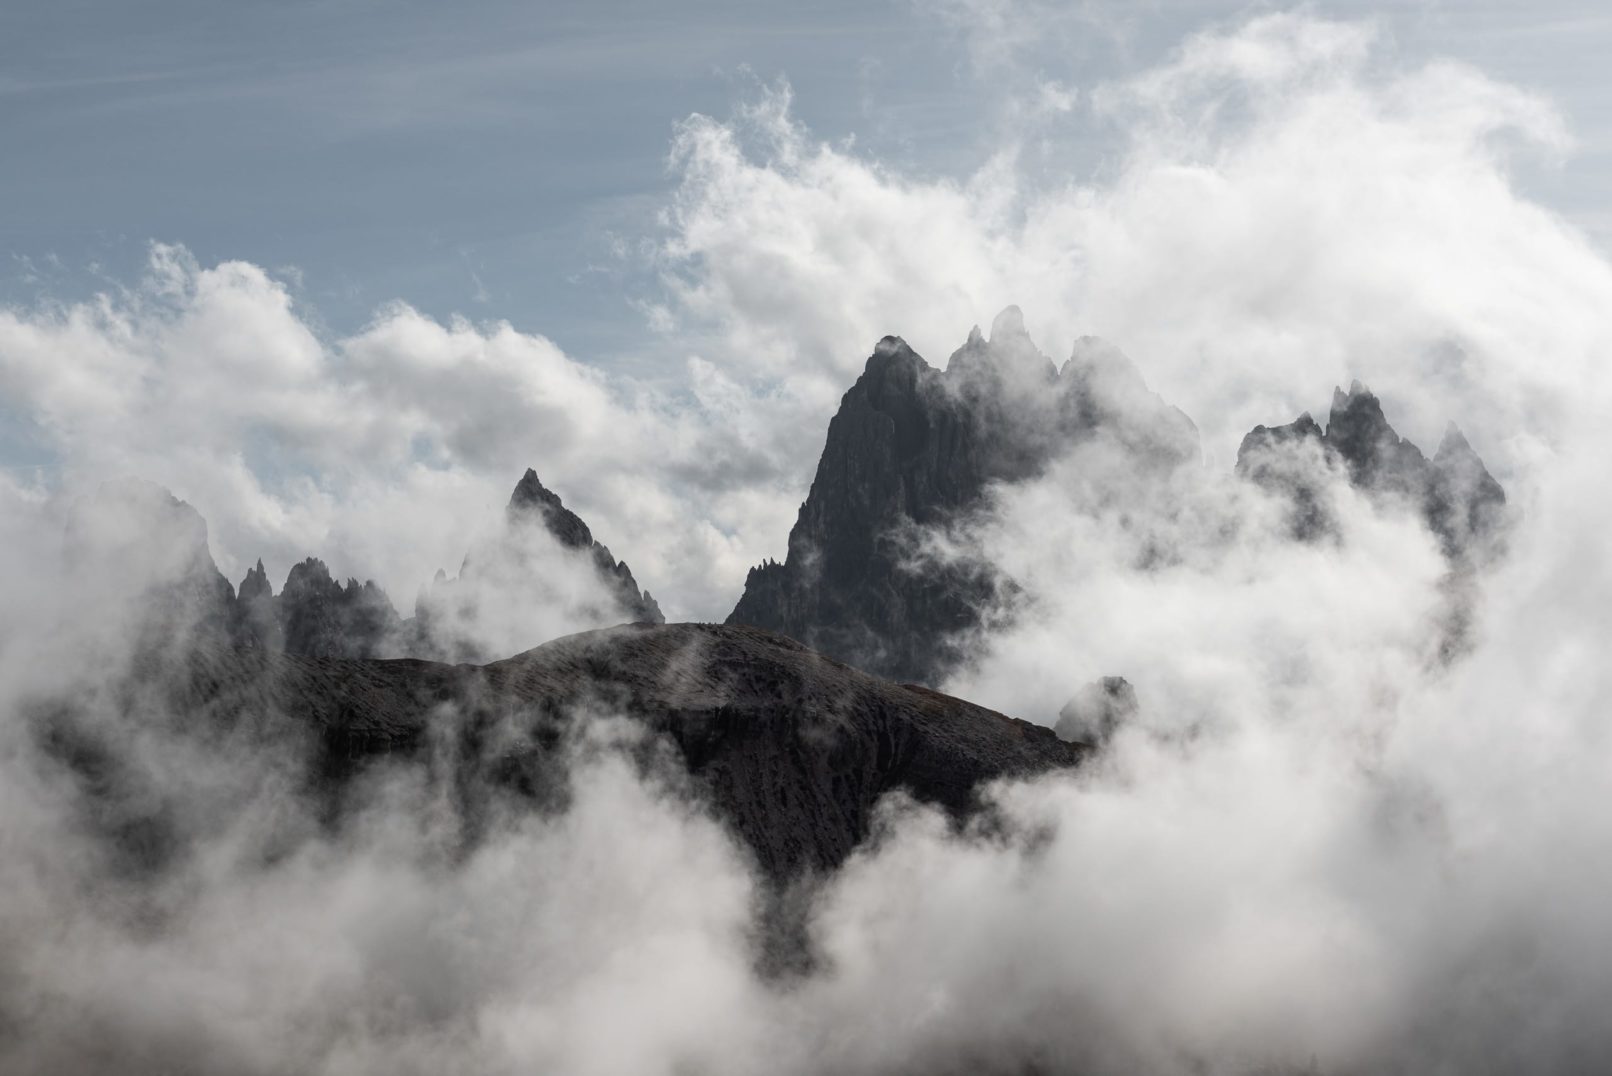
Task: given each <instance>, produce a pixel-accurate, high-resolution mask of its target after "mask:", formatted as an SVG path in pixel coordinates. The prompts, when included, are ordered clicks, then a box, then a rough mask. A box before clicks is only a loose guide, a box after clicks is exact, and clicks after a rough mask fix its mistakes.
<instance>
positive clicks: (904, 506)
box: [728, 307, 1199, 683]
mask: <svg viewBox="0 0 1612 1076" xmlns="http://www.w3.org/2000/svg"><path fill="white" fill-rule="evenodd" d="M1098 438H1107V439H1108V440H1110V441H1112V442H1113V444H1114V445H1115V446H1116V447H1117V448H1118V449H1119V450H1120V451H1123V452H1124V453H1126V454H1127V457H1128V458H1130V459H1132V460H1134V461H1136V463H1137V466H1138V473H1145V472H1147V471H1148V470H1150V469H1169V468H1172V467H1174V466H1178V465H1179V464H1181V463H1183V462H1186V461H1189V460H1196V459H1197V458H1198V455H1199V449H1198V439H1197V430H1196V428H1195V427H1193V425H1192V423H1191V422H1190V421H1189V420H1188V419H1187V418H1186V416H1185V415H1183V414H1182V413H1181V412H1180V411H1179V410H1177V409H1175V408H1173V407H1170V406H1168V405H1167V404H1165V403H1164V402H1163V401H1162V400H1160V399H1159V397H1158V396H1157V395H1155V394H1153V393H1152V392H1149V391H1148V389H1147V387H1146V385H1145V384H1144V383H1143V382H1142V379H1141V377H1140V375H1138V374H1137V373H1136V371H1135V369H1134V367H1132V366H1131V364H1130V363H1129V361H1128V360H1126V359H1125V357H1124V356H1123V355H1121V354H1120V353H1119V352H1118V351H1117V350H1116V349H1114V348H1113V347H1111V346H1109V345H1107V344H1104V343H1103V342H1102V341H1098V340H1094V339H1092V338H1083V339H1082V340H1080V341H1078V342H1077V343H1076V346H1075V350H1074V353H1073V355H1072V356H1071V358H1070V360H1069V361H1068V362H1067V363H1065V364H1064V367H1063V369H1062V370H1059V369H1057V368H1055V367H1054V366H1053V364H1052V362H1051V361H1050V360H1049V359H1047V357H1046V356H1045V355H1043V354H1042V353H1041V352H1040V351H1039V350H1037V348H1036V347H1035V344H1034V343H1033V342H1031V340H1030V337H1029V335H1028V334H1027V333H1026V332H1025V330H1024V321H1023V318H1022V316H1021V315H1020V314H1019V311H1018V309H1017V308H1016V307H1009V308H1008V309H1007V310H1005V311H1003V312H1002V314H1001V315H999V316H998V317H997V319H996V321H995V322H994V323H993V324H992V326H991V335H990V338H989V340H987V339H986V338H985V337H984V336H983V335H982V334H981V333H980V331H979V330H978V329H977V328H976V329H975V330H974V331H973V332H972V333H970V335H969V338H968V341H967V342H966V343H965V344H964V345H963V346H962V347H961V348H960V349H958V351H957V352H956V353H954V354H953V355H952V357H951V360H950V362H949V363H948V364H947V367H946V370H945V371H944V372H942V371H939V370H936V369H934V368H933V367H931V366H930V365H929V364H928V363H926V362H925V361H924V360H923V359H922V358H920V357H919V356H918V355H917V354H916V353H915V352H914V351H913V350H912V349H911V348H909V347H908V346H907V345H906V343H905V342H904V341H902V340H901V339H899V338H897V337H893V336H892V337H886V338H884V339H883V340H881V341H880V342H879V344H878V346H877V347H876V348H875V349H874V352H873V354H872V356H870V357H869V359H868V361H867V366H866V368H865V369H864V371H863V373H862V376H861V377H860V378H858V379H857V382H856V384H855V385H853V386H852V387H851V389H850V391H848V392H847V393H846V394H845V396H844V398H843V399H842V400H841V401H840V408H839V411H838V412H837V413H836V414H835V415H834V418H833V419H832V421H830V423H829V427H828V437H827V440H826V443H825V444H824V447H823V455H822V457H821V459H820V461H819V462H818V466H817V474H816V476H815V478H814V479H813V481H812V487H811V491H810V493H809V494H808V495H807V498H806V502H805V503H804V504H803V505H802V506H801V509H800V514H799V516H798V518H797V519H796V522H795V525H794V527H793V528H792V529H791V531H790V533H789V546H788V553H787V555H786V557H785V560H784V561H783V563H781V564H780V563H776V562H771V561H769V562H767V563H764V564H762V565H760V566H759V567H756V568H753V569H751V571H750V573H749V575H748V577H747V578H746V580H745V590H744V594H743V596H742V597H741V598H740V599H739V602H738V604H737V605H736V606H735V608H734V610H733V612H732V614H731V615H730V616H729V617H728V623H730V624H753V625H756V626H758V627H764V628H767V629H770V630H773V631H778V632H782V633H784V634H787V635H791V636H793V637H795V638H797V639H800V640H802V641H804V642H806V643H807V644H808V645H810V646H811V647H813V648H814V649H817V650H820V651H822V652H824V653H826V654H828V655H830V656H832V657H835V658H838V659H840V660H842V661H846V662H848V663H850V664H853V665H856V666H857V667H858V668H862V669H866V670H867V671H869V672H872V673H875V674H877V675H880V676H886V677H890V678H892V679H897V680H911V681H917V682H920V683H937V682H939V681H940V680H941V679H943V678H944V676H945V675H946V673H947V672H949V671H950V670H951V669H952V668H954V667H955V666H956V664H957V663H958V662H959V661H960V660H961V659H962V658H963V657H964V655H965V653H966V646H967V644H968V639H969V634H970V632H971V631H972V630H973V629H975V628H976V627H977V626H978V625H979V623H980V619H981V615H982V611H983V610H985V609H987V608H990V607H992V606H994V605H999V604H1000V602H1001V601H1002V600H1003V599H1005V598H1008V597H1010V596H1011V595H1012V593H1013V592H1014V587H1013V584H1012V582H1011V581H1010V580H1007V579H1004V578H1002V577H1001V576H999V575H998V574H997V573H996V572H995V571H994V570H992V569H991V568H989V567H988V566H985V565H980V564H966V563H956V562H948V563H944V564H938V563H936V562H935V561H934V559H933V558H925V557H923V556H922V555H921V549H920V548H919V538H920V535H921V533H922V532H923V531H925V530H927V529H930V528H945V527H948V526H952V525H957V524H961V523H964V522H966V520H967V518H968V517H969V515H970V514H971V513H974V512H976V511H978V510H979V509H980V508H981V507H982V506H983V504H984V500H985V495H986V491H987V489H988V487H989V486H990V485H991V484H992V483H996V482H1013V481H1021V480H1023V479H1026V478H1029V477H1032V476H1034V475H1036V474H1037V473H1039V472H1041V471H1042V470H1043V469H1044V468H1045V467H1046V466H1047V465H1048V464H1049V463H1050V462H1051V461H1052V460H1054V459H1056V458H1057V457H1058V456H1059V455H1061V454H1063V453H1065V452H1067V451H1069V450H1071V449H1073V448H1074V447H1076V446H1077V445H1080V444H1082V443H1084V442H1089V441H1093V440H1096V439H1098Z"/></svg>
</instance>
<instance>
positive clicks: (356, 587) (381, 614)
mask: <svg viewBox="0 0 1612 1076" xmlns="http://www.w3.org/2000/svg"><path fill="white" fill-rule="evenodd" d="M277 613H278V620H279V629H280V632H281V638H282V640H283V642H282V645H283V646H284V649H285V651H286V652H287V653H290V654H303V655H308V656H312V657H341V658H374V657H399V656H401V649H402V644H401V636H402V631H403V621H402V618H401V617H399V616H398V615H397V610H396V609H394V608H393V607H392V602H391V599H389V598H388V597H387V596H386V592H385V591H384V590H382V589H381V588H380V587H378V586H376V585H375V583H374V582H373V581H372V580H366V581H364V582H363V583H359V582H358V580H356V579H348V580H347V582H346V584H345V585H343V584H342V583H339V582H337V581H336V580H335V579H333V578H332V577H331V575H330V569H329V568H327V567H325V562H324V561H322V560H320V559H318V558H317V557H309V558H308V559H307V560H305V561H303V562H302V563H300V564H297V565H295V566H293V567H292V569H291V573H290V574H289V575H287V576H286V580H285V589H284V590H282V591H281V592H280V597H279V599H278V607H277Z"/></svg>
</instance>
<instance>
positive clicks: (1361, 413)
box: [1237, 381, 1506, 560]
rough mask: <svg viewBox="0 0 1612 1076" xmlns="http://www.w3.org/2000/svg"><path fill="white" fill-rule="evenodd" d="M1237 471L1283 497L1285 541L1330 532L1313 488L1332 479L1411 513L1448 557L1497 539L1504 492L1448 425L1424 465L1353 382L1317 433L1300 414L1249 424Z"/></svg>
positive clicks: (1336, 396) (1468, 554)
mask: <svg viewBox="0 0 1612 1076" xmlns="http://www.w3.org/2000/svg"><path fill="white" fill-rule="evenodd" d="M1237 472H1238V473H1239V474H1241V475H1244V476H1246V477H1248V478H1250V479H1252V480H1254V481H1256V482H1259V483H1261V484H1262V485H1265V486H1266V487H1268V488H1272V489H1276V490H1280V491H1281V492H1283V493H1285V494H1286V495H1287V496H1289V497H1290V498H1291V503H1292V511H1291V517H1290V518H1291V522H1292V527H1293V531H1294V533H1295V535H1296V536H1297V537H1300V538H1305V539H1309V538H1314V537H1316V536H1318V535H1320V534H1322V533H1326V532H1329V531H1330V530H1331V529H1332V521H1331V519H1330V518H1329V516H1328V514H1327V511H1326V508H1325V505H1324V499H1323V498H1322V496H1321V492H1322V488H1323V486H1324V484H1325V482H1326V481H1327V478H1328V476H1329V474H1332V473H1341V474H1342V475H1343V476H1344V477H1346V478H1347V480H1348V481H1349V483H1350V484H1351V485H1353V486H1354V487H1355V488H1357V489H1359V490H1361V491H1362V492H1364V493H1366V494H1367V495H1368V496H1370V497H1372V498H1373V499H1376V500H1378V501H1387V502H1397V503H1400V504H1403V505H1406V506H1409V507H1410V508H1412V509H1413V510H1415V511H1417V512H1419V513H1420V514H1421V515H1422V517H1423V519H1424V520H1425V522H1426V523H1427V526H1428V528H1429V530H1431V531H1432V532H1433V534H1434V535H1435V536H1436V537H1437V539H1438V541H1439V545H1440V547H1441V548H1442V549H1443V550H1444V552H1445V554H1446V555H1447V556H1449V557H1451V558H1452V559H1457V560H1470V559H1472V558H1475V557H1476V558H1481V557H1483V556H1484V555H1486V554H1487V553H1488V552H1489V550H1490V549H1491V548H1492V543H1493V542H1494V541H1495V539H1497V538H1498V537H1499V534H1500V531H1501V530H1502V527H1503V524H1504V519H1505V506H1506V494H1505V491H1504V490H1503V489H1501V487H1500V483H1498V482H1496V481H1495V479H1494V476H1492V475H1491V474H1490V473H1489V471H1488V468H1486V467H1485V466H1484V465H1483V461H1482V460H1481V459H1479V458H1478V454H1477V453H1476V452H1475V451H1473V449H1472V446H1471V445H1470V444H1468V443H1467V439H1466V438H1465V437H1464V436H1463V435H1462V433H1461V431H1460V429H1459V428H1458V427H1457V426H1456V425H1455V423H1453V422H1452V423H1450V424H1449V426H1448V428H1447V429H1446V430H1445V433H1444V437H1443V439H1442V440H1441V441H1440V442H1439V446H1438V451H1436V452H1435V453H1434V454H1433V458H1432V459H1428V458H1427V457H1426V456H1424V455H1423V454H1422V451H1421V449H1419V448H1417V447H1416V446H1415V445H1414V444H1412V443H1411V442H1410V441H1408V440H1406V439H1404V438H1402V437H1400V436H1399V434H1398V433H1396V432H1395V431H1394V428H1393V427H1392V426H1391V425H1389V423H1388V419H1387V417H1386V416H1385V415H1384V414H1383V409H1382V403H1381V401H1379V400H1378V399H1377V397H1376V396H1375V395H1374V394H1373V393H1372V392H1371V390H1370V389H1368V388H1366V387H1365V386H1364V385H1362V384H1361V383H1360V382H1359V381H1356V382H1354V383H1353V384H1351V385H1350V386H1349V391H1348V392H1344V391H1343V390H1342V389H1333V392H1332V411H1331V414H1330V415H1329V416H1328V418H1327V426H1326V429H1325V430H1323V429H1322V428H1321V426H1320V425H1319V424H1318V423H1317V422H1316V421H1315V420H1314V419H1313V418H1311V417H1310V415H1309V413H1308V412H1305V413H1304V414H1302V415H1300V416H1299V417H1298V418H1297V419H1295V420H1294V421H1293V422H1290V423H1288V424H1287V425H1285V426H1256V427H1254V429H1253V430H1251V431H1250V432H1249V434H1248V436H1246V437H1244V438H1243V443H1242V445H1241V446H1240V447H1239V448H1238V450H1237Z"/></svg>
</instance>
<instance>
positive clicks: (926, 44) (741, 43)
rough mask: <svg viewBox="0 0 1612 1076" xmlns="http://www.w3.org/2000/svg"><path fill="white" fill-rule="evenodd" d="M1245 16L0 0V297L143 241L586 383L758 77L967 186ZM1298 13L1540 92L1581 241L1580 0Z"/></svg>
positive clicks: (321, 303)
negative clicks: (399, 303)
mask: <svg viewBox="0 0 1612 1076" xmlns="http://www.w3.org/2000/svg"><path fill="white" fill-rule="evenodd" d="M1269 6H1270V5H1246V4H1226V3H1212V2H1196V0H1186V2H1168V0H1157V2H1153V3H1147V2H1143V3H1139V4H1124V5H1120V4H1103V3H1094V2H1086V3H1080V4H1069V5H1058V4H1041V3H1011V4H1010V3H1006V2H997V0H978V2H973V0H970V2H961V0H958V2H949V3H948V2H937V3H920V2H915V0H894V2H878V0H874V2H871V3H856V2H842V0H830V2H812V3H791V4H787V5H785V4H756V3H745V2H737V0H696V2H685V3H678V4H675V5H673V4H662V3H648V2H630V0H629V2H621V0H611V2H571V0H543V2H538V3H515V2H506V0H481V2H476V3H470V4H463V5H441V4H434V3H432V4H426V3H417V2H406V3H378V2H369V0H289V2H285V3H273V4H263V3H241V2H233V3H217V2H214V0H206V2H204V0H154V2H151V3H142V4H138V5H131V4H125V3H118V2H115V0H51V2H41V0H20V2H18V3H12V4H8V5H5V8H4V11H3V12H0V133H3V137H4V140H5V144H6V150H5V153H4V155H3V157H0V190H3V191H4V197H3V199H0V247H3V253H4V255H5V261H4V263H3V264H0V300H3V301H7V302H10V303H24V304H28V303H33V302H37V301H38V300H39V299H41V298H48V299H64V298H74V297H79V296H82V295H84V294H87V293H88V292H90V291H93V290H96V289H99V288H106V287H108V286H112V285H114V284H116V283H120V282H126V281H128V280H130V279H131V278H133V277H134V276H135V275H137V274H138V273H139V271H140V269H141V267H142V266H143V264H144V262H145V259H146V254H147V247H148V244H149V243H150V242H151V241H162V242H169V243H181V244H184V245H185V246H187V247H188V248H189V249H190V250H192V251H193V252H194V253H195V254H196V256H197V257H198V258H199V259H200V260H201V261H202V262H204V263H208V262H214V261H218V260H221V259H228V258H239V259H244V260H248V261H251V262H254V263H256V264H259V265H263V266H265V267H269V268H271V269H273V270H275V271H278V272H282V273H286V274H288V275H289V276H290V278H291V279H292V280H294V281H298V282H300V288H299V293H298V298H299V301H301V302H302V304H303V306H304V310H305V312H306V313H307V314H309V315H310V316H315V317H317V318H319V319H321V320H322V321H323V323H325V324H326V325H328V326H329V327H330V328H331V329H333V330H335V331H338V332H347V331H351V330H353V329H355V328H357V327H359V326H361V325H362V324H363V323H364V322H366V321H367V320H368V319H369V318H370V317H371V315H372V314H373V313H374V311H375V309H376V307H377V306H379V305H380V304H382V303H384V302H386V301H389V300H394V299H402V300H405V301H407V302H409V303H411V304H413V305H415V306H416V307H418V308H420V309H421V310H423V311H426V312H428V313H431V314H433V315H436V316H438V317H443V316H447V315H449V314H453V313H461V314H464V315H465V316H467V317H470V318H472V319H475V320H482V319H490V318H502V319H508V320H510V321H511V322H513V323H514V324H515V325H516V326H517V327H519V328H523V329H528V330H533V331H541V332H543V333H545V334H547V335H549V336H551V337H552V338H554V339H556V340H557V341H559V342H560V343H562V345H564V346H565V347H566V348H567V350H568V351H570V352H572V353H574V354H579V355H581V356H583V357H586V358H588V359H590V360H591V361H595V362H602V363H610V362H612V361H613V357H616V356H621V355H627V354H631V353H634V352H636V351H638V350H640V349H641V348H642V347H643V346H644V343H643V338H644V333H643V322H642V318H641V316H640V315H639V313H638V311H637V309H636V308H635V306H634V305H633V303H634V301H636V300H645V299H650V298H653V295H654V291H655V284H656V281H655V276H654V274H653V273H652V272H649V271H648V270H647V268H646V266H645V264H644V260H643V259H642V258H640V257H637V256H636V248H635V244H636V243H637V242H639V241H641V240H643V239H644V238H645V237H653V236H654V235H655V234H656V214H657V212H658V211H659V210H660V209H661V208H662V207H663V205H664V203H665V201H666V198H667V196H668V193H669V192H670V191H671V189H672V188H673V186H674V183H675V177H674V176H673V175H672V174H671V172H670V171H669V169H668V166H667V151H668V146H669V144H670V140H671V138H672V136H673V131H674V127H675V125H676V124H677V123H678V122H679V121H681V120H683V119H684V118H685V117H687V116H688V115H690V114H691V113H696V112H700V113H707V114H712V115H716V116H725V115H726V114H728V113H729V112H730V110H731V109H732V108H733V107H734V104H735V102H738V101H742V100H744V99H745V98H746V97H747V95H749V94H751V93H752V91H753V90H754V88H755V85H756V84H757V83H758V82H762V83H766V82H770V81H772V80H774V79H777V78H779V77H785V78H787V79H788V80H789V82H790V83H791V84H792V86H793V87H794V90H795V99H794V110H795V114H796V116H797V118H798V119H799V120H800V121H801V122H803V123H804V124H805V125H806V126H807V127H809V128H810V129H811V130H812V131H813V132H814V133H815V134H816V135H817V136H819V137H822V138H826V139H835V140H837V139H844V138H847V137H853V136H854V138H855V139H856V143H857V145H858V146H859V147H860V149H861V150H862V151H863V152H864V153H868V154H871V155H873V156H875V157H877V158H879V159H881V160H885V161H889V162H891V163H893V164H895V165H897V166H899V167H901V168H902V169H904V170H906V171H908V172H909V173H916V174H938V175H954V176H966V175H967V174H969V173H970V172H971V171H972V170H974V169H976V168H977V167H979V166H980V165H981V164H982V163H983V162H984V160H985V159H986V158H987V157H988V156H989V154H990V153H991V152H992V151H993V150H994V149H995V148H996V145H997V141H998V139H999V136H1000V127H1001V123H1002V117H1003V111H1004V108H1005V107H1007V106H1006V105H1005V102H1006V101H1007V100H1008V98H1009V97H1010V96H1011V95H1012V94H1014V93H1016V92H1018V91H1019V90H1021V89H1022V87H1023V85H1024V81H1025V80H1026V79H1027V78H1029V77H1032V76H1034V77H1046V78H1050V79H1054V80H1057V81H1058V82H1059V83H1060V84H1062V85H1066V86H1068V87H1071V88H1075V89H1077V90H1078V89H1080V88H1082V87H1086V86H1089V85H1091V84H1092V83H1094V82H1096V81H1099V80H1102V79H1107V78H1112V77H1115V76H1117V75H1120V74H1123V73H1125V72H1126V71H1128V70H1131V69H1137V68H1142V67H1145V66H1147V65H1149V64H1151V63H1154V62H1157V60H1158V59H1159V58H1160V57H1161V56H1162V55H1164V54H1165V53H1166V52H1167V51H1168V50H1169V49H1171V48H1173V47H1175V46H1176V45H1177V44H1178V43H1179V42H1180V41H1181V40H1182V39H1183V38H1184V37H1185V36H1186V35H1188V34H1190V33H1191V32H1193V31H1195V30H1199V29H1202V28H1204V27H1205V26H1212V25H1215V24H1217V23H1223V22H1225V21H1227V20H1230V19H1233V18H1235V17H1237V16H1238V15H1240V14H1242V13H1244V12H1248V11H1258V10H1261V9H1263V8H1265V7H1269ZM1309 10H1311V11H1314V12H1317V13H1320V14H1326V15H1339V16H1343V17H1349V18H1355V17H1361V16H1369V17H1373V18H1376V19H1378V20H1380V21H1381V22H1382V23H1383V25H1384V26H1385V27H1386V29H1387V31H1388V35H1389V37H1390V38H1391V40H1392V43H1393V48H1394V49H1396V50H1398V51H1399V52H1400V53H1402V54H1404V55H1406V56H1410V57H1418V56H1423V55H1429V56H1430V55H1448V56H1453V57H1456V58H1460V59H1465V60H1469V61H1471V62H1473V63H1476V64H1478V65H1479V66H1481V67H1482V68H1483V69H1484V70H1486V71H1488V72H1489V73H1490V74H1492V75H1494V76H1495V77H1498V78H1503V79H1506V80H1508V81H1511V82H1514V83H1517V84H1520V85H1523V86H1527V87H1531V88H1535V89H1538V90H1541V91H1543V92H1545V93H1546V94H1548V95H1549V96H1551V97H1552V98H1553V99H1554V100H1555V101H1556V103H1557V104H1558V106H1559V107H1560V108H1561V109H1562V110H1563V111H1564V112H1565V114H1566V115H1567V117H1568V119H1569V121H1570V123H1571V124H1572V126H1573V129H1574V132H1575V134H1576V135H1577V136H1578V138H1579V140H1580V144H1579V147H1578V149H1577V150H1576V152H1575V153H1574V154H1573V156H1572V157H1571V158H1570V159H1569V160H1567V161H1566V163H1564V164H1562V165H1561V166H1560V167H1559V168H1539V169H1536V170H1535V171H1534V172H1533V173H1531V174H1529V175H1528V176H1526V177H1525V181H1526V182H1528V183H1529V184H1530V185H1531V186H1532V187H1533V188H1534V189H1535V190H1536V191H1537V194H1538V196H1539V197H1540V199H1541V200H1543V201H1544V202H1546V204H1552V205H1555V206H1557V207H1559V208H1561V209H1562V210H1563V211H1565V212H1568V213H1570V214H1573V215H1574V216H1575V217H1577V218H1578V219H1579V220H1580V221H1581V222H1582V223H1583V224H1584V225H1585V226H1586V227H1588V228H1590V229H1591V230H1594V231H1599V230H1600V228H1601V226H1602V223H1603V221H1604V219H1605V213H1606V206H1605V198H1604V197H1603V195H1602V192H1604V191H1605V190H1606V189H1608V187H1609V184H1608V180H1609V179H1612V144H1609V134H1612V95H1609V91H1608V88H1607V83H1606V80H1605V79H1603V78H1602V77H1601V76H1600V69H1599V65H1600V63H1601V62H1602V57H1604V55H1605V51H1606V47H1607V45H1608V43H1609V42H1612V17H1609V16H1607V15H1605V14H1602V13H1601V9H1600V8H1599V7H1598V5H1595V4H1590V3H1548V4H1540V5H1535V4H1528V5H1524V4H1501V3H1460V4H1455V3H1426V2H1421V3H1408V4H1392V5H1384V4H1358V3H1346V4H1332V5H1326V4H1322V5H1315V6H1312V7H1311V8H1310V9H1309ZM1015 27H1016V28H1017V29H1015ZM1044 134H1045V135H1046V137H1047V139H1048V146H1049V147H1050V148H1048V149H1047V151H1046V152H1047V159H1046V162H1045V163H1046V165H1047V168H1048V171H1049V174H1050V175H1052V176H1054V177H1055V178H1056V177H1057V176H1058V175H1059V174H1060V173H1063V172H1067V173H1068V174H1070V175H1074V176H1079V175H1080V174H1081V173H1082V171H1085V170H1090V169H1093V168H1097V167H1100V166H1101V163H1102V159H1103V155H1104V153H1105V150H1106V146H1105V144H1104V142H1103V134H1102V133H1101V132H1094V131H1092V130H1091V129H1090V128H1089V127H1088V126H1084V125H1083V124H1082V123H1081V122H1079V120H1078V119H1077V120H1076V121H1075V122H1071V123H1068V124H1065V125H1063V126H1061V127H1059V128H1057V129H1049V130H1047V131H1046V132H1044Z"/></svg>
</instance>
